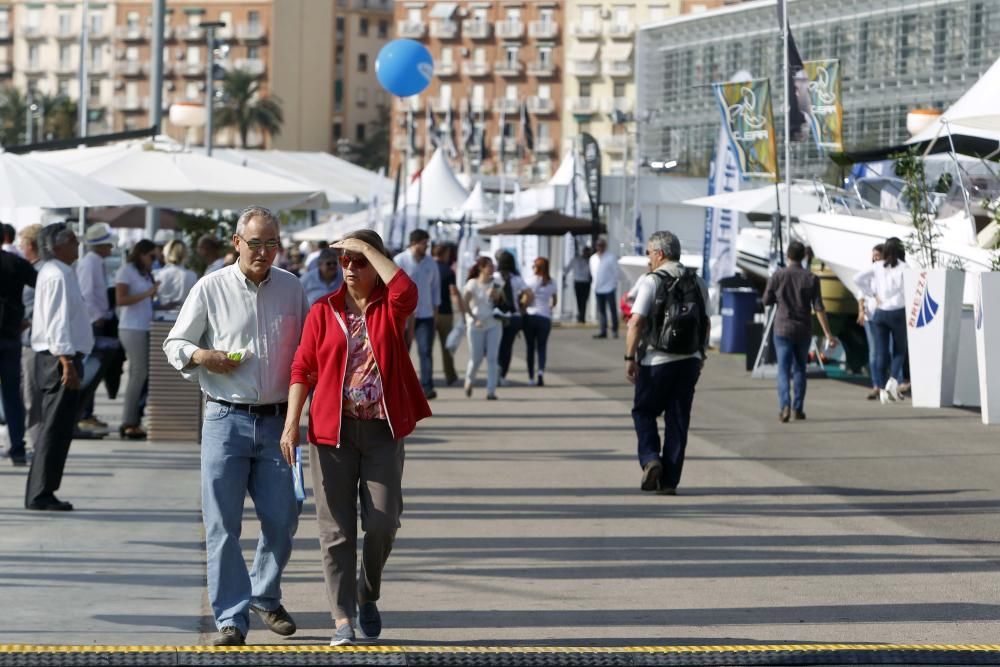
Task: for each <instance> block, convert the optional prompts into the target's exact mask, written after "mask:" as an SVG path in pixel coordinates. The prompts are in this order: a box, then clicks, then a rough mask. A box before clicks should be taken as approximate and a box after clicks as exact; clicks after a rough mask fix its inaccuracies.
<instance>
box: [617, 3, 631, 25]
mask: <svg viewBox="0 0 1000 667" xmlns="http://www.w3.org/2000/svg"><path fill="white" fill-rule="evenodd" d="M614 11H615V13H614V17H615V25H631V24H632V9H631V8H630V7H615V10H614Z"/></svg>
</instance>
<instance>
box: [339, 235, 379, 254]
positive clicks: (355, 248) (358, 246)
mask: <svg viewBox="0 0 1000 667" xmlns="http://www.w3.org/2000/svg"><path fill="white" fill-rule="evenodd" d="M332 247H334V248H337V249H338V250H343V251H344V252H353V253H356V254H358V255H367V254H368V252H369V251H372V250H374V248H373V247H371V246H370V245H368V244H367V243H365V242H364V241H362V240H361V239H344V240H343V241H337V242H336V243H334V244H333V246H332Z"/></svg>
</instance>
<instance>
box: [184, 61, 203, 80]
mask: <svg viewBox="0 0 1000 667" xmlns="http://www.w3.org/2000/svg"><path fill="white" fill-rule="evenodd" d="M179 69H180V71H181V75H182V76H186V77H189V78H192V79H196V78H198V77H202V76H205V63H191V62H187V63H184V64H183V65H180V66H179Z"/></svg>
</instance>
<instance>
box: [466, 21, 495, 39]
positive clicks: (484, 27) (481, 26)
mask: <svg viewBox="0 0 1000 667" xmlns="http://www.w3.org/2000/svg"><path fill="white" fill-rule="evenodd" d="M462 34H463V35H465V36H466V37H468V38H469V39H489V38H490V24H489V23H488V22H486V21H479V20H477V19H468V20H466V21H462Z"/></svg>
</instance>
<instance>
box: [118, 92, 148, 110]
mask: <svg viewBox="0 0 1000 667" xmlns="http://www.w3.org/2000/svg"><path fill="white" fill-rule="evenodd" d="M148 108H149V98H148V97H132V96H129V95H118V96H116V97H115V109H117V110H118V111H121V112H123V113H136V112H139V111H146V110H147V109H148Z"/></svg>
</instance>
